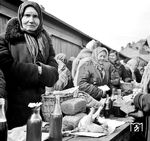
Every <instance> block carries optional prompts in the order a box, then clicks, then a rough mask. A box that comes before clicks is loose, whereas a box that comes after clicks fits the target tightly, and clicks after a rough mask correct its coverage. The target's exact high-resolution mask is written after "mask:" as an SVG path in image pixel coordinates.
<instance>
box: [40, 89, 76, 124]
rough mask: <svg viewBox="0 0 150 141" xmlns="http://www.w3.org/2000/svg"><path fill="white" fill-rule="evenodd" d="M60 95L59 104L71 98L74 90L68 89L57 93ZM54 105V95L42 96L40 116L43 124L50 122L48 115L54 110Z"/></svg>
mask: <svg viewBox="0 0 150 141" xmlns="http://www.w3.org/2000/svg"><path fill="white" fill-rule="evenodd" d="M59 95H60V103H62V102H63V101H66V100H69V99H72V98H73V95H74V89H68V90H64V91H59ZM54 105H55V94H53V93H51V94H49V95H45V94H43V95H42V106H41V110H42V116H43V120H44V121H45V122H49V120H50V115H51V113H52V112H53V110H54Z"/></svg>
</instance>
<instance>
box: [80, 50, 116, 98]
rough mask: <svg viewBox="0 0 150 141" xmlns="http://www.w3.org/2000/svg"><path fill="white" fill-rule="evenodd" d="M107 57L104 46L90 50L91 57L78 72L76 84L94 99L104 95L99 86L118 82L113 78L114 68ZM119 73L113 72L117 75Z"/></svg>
mask: <svg viewBox="0 0 150 141" xmlns="http://www.w3.org/2000/svg"><path fill="white" fill-rule="evenodd" d="M107 59H108V51H107V49H106V48H103V47H97V48H96V49H94V50H93V52H92V57H91V59H89V61H87V62H86V63H84V64H83V65H82V66H81V67H80V68H79V70H78V71H79V72H78V78H77V85H78V86H79V90H81V91H84V92H86V93H88V94H90V95H91V96H92V97H93V98H95V99H96V100H100V99H101V97H103V96H104V97H105V92H104V91H103V90H101V89H100V88H99V86H103V85H108V86H109V87H111V85H113V84H115V83H117V82H118V80H117V81H116V80H115V79H113V78H114V74H113V73H114V68H113V66H112V65H111V63H110V62H108V61H107ZM117 75H119V74H117V73H116V74H115V76H117Z"/></svg>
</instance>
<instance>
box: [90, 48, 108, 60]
mask: <svg viewBox="0 0 150 141" xmlns="http://www.w3.org/2000/svg"><path fill="white" fill-rule="evenodd" d="M102 51H105V52H106V60H107V59H108V51H107V49H106V48H104V47H98V48H96V49H94V50H93V52H92V58H93V60H94V61H95V62H97V63H100V62H99V60H98V55H99V53H100V52H102Z"/></svg>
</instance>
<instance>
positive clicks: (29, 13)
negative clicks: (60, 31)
mask: <svg viewBox="0 0 150 141" xmlns="http://www.w3.org/2000/svg"><path fill="white" fill-rule="evenodd" d="M21 22H22V27H23V28H24V29H26V30H27V31H35V30H36V29H37V28H38V26H39V24H40V19H39V17H38V13H37V11H36V10H35V9H34V8H33V7H27V8H26V9H25V11H24V15H23V17H22V19H21Z"/></svg>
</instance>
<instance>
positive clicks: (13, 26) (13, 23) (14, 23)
mask: <svg viewBox="0 0 150 141" xmlns="http://www.w3.org/2000/svg"><path fill="white" fill-rule="evenodd" d="M5 39H6V40H7V41H9V42H10V43H12V44H14V43H16V42H18V41H22V40H25V38H24V34H23V32H22V31H21V30H20V25H19V21H18V18H17V17H15V18H12V19H10V20H9V21H8V23H7V26H6V33H5Z"/></svg>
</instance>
